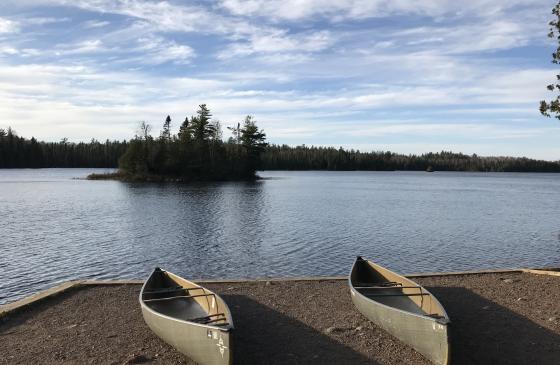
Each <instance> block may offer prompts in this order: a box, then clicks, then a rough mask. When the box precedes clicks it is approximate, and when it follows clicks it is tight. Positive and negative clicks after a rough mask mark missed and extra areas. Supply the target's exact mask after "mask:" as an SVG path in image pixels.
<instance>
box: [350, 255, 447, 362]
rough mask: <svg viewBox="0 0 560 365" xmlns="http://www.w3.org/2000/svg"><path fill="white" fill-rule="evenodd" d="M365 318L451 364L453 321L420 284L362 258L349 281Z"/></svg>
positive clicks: (352, 292)
mask: <svg viewBox="0 0 560 365" xmlns="http://www.w3.org/2000/svg"><path fill="white" fill-rule="evenodd" d="M349 285H350V293H351V296H352V302H354V305H355V306H356V308H357V309H358V311H360V312H361V313H362V314H363V315H364V316H366V317H367V318H368V319H369V320H371V321H372V322H374V323H375V324H376V325H378V326H380V327H381V328H383V329H385V330H386V331H387V332H389V333H390V334H392V335H393V336H395V337H396V338H398V339H399V340H401V341H402V342H404V343H406V344H408V345H409V346H411V347H413V348H414V349H415V350H416V351H418V352H420V353H421V354H422V355H424V356H425V357H426V358H428V359H429V360H431V361H432V362H434V363H435V364H438V365H447V364H449V361H450V360H449V333H448V330H449V328H448V327H449V323H450V321H449V317H448V315H447V313H446V312H445V309H443V306H442V305H441V304H440V302H439V301H438V300H437V299H436V297H434V296H433V295H432V294H431V293H430V292H429V291H428V290H426V289H425V288H424V287H422V286H421V285H419V284H417V283H416V282H414V281H412V280H410V279H407V278H405V277H404V276H401V275H398V274H396V273H394V272H392V271H390V270H388V269H386V268H384V267H381V266H379V265H377V264H375V263H373V262H371V261H369V260H366V259H363V258H361V257H358V258H357V259H356V262H355V263H354V266H352V271H351V272H350V278H349Z"/></svg>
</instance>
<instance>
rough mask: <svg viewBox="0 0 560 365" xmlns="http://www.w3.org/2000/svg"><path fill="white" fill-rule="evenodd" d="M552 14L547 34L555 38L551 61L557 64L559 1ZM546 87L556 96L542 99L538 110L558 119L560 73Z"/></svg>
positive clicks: (559, 28)
mask: <svg viewBox="0 0 560 365" xmlns="http://www.w3.org/2000/svg"><path fill="white" fill-rule="evenodd" d="M552 15H554V19H553V20H552V21H550V22H549V23H548V24H549V26H550V32H549V33H548V36H549V37H550V38H554V39H555V40H556V43H557V45H556V50H555V51H554V53H553V54H552V63H554V64H556V65H558V64H560V2H559V3H557V4H556V5H555V6H554V8H552ZM546 88H547V89H548V90H549V91H552V92H554V93H555V94H556V96H555V97H554V98H553V99H552V100H550V101H545V100H542V101H541V105H540V108H539V109H540V112H541V114H542V115H544V116H547V117H551V116H554V117H555V118H557V119H560V95H558V93H560V74H558V75H556V81H555V82H554V83H552V84H550V85H548V86H547V87H546Z"/></svg>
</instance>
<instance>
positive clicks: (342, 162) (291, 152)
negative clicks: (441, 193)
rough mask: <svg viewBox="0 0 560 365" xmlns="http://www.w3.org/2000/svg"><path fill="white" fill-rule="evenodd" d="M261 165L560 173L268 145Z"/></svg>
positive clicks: (514, 164)
mask: <svg viewBox="0 0 560 365" xmlns="http://www.w3.org/2000/svg"><path fill="white" fill-rule="evenodd" d="M261 166H262V168H263V170H333V171H337V170H340V171H352V170H365V171H393V170H413V171H426V170H428V171H430V170H437V171H483V172H560V161H558V162H550V161H542V160H533V159H529V158H524V157H522V158H515V157H480V156H477V155H472V156H470V155H464V154H462V153H453V152H445V151H442V152H439V153H426V154H423V155H418V156H417V155H402V154H396V153H392V152H360V151H355V150H344V149H342V148H333V147H313V146H311V147H308V146H297V147H290V146H286V145H282V146H279V145H270V146H268V147H267V149H266V150H265V153H264V154H263V155H262V164H261Z"/></svg>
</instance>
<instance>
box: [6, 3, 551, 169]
mask: <svg viewBox="0 0 560 365" xmlns="http://www.w3.org/2000/svg"><path fill="white" fill-rule="evenodd" d="M9 1H10V8H11V9H12V12H11V13H3V12H2V10H0V115H2V119H3V120H5V121H7V122H5V123H9V124H11V125H12V126H14V127H15V128H16V130H18V131H20V133H22V134H25V135H35V136H36V137H39V138H45V139H58V138H59V137H61V136H66V137H70V138H71V139H75V140H78V139H89V138H91V137H96V138H100V139H104V138H107V137H110V138H127V137H130V135H131V134H132V133H133V130H134V128H135V124H136V122H137V121H138V120H147V121H149V122H152V123H155V124H156V126H157V125H159V123H161V121H162V118H164V117H165V116H166V115H167V114H171V115H172V117H173V118H174V120H176V119H177V120H182V119H183V118H184V116H185V114H188V113H190V112H192V110H193V109H195V108H196V106H197V105H198V104H199V103H201V102H206V103H208V104H209V105H210V107H211V108H212V109H213V112H214V114H215V116H216V117H217V118H218V119H220V120H222V121H223V122H224V124H226V125H227V124H228V123H234V122H236V121H239V120H242V118H243V116H244V115H245V114H247V113H252V114H255V116H256V118H257V120H258V121H259V123H260V125H261V126H262V127H264V128H265V129H266V132H267V135H268V137H269V139H270V140H271V141H272V142H277V143H291V144H296V143H306V144H317V145H319V144H332V145H337V146H338V145H345V146H362V147H363V146H370V147H372V148H373V147H374V146H389V147H391V148H393V149H396V150H397V151H401V152H404V151H411V150H412V149H413V148H417V149H421V148H424V147H426V146H429V147H430V149H433V150H441V149H444V148H445V149H453V150H456V151H460V150H461V149H462V148H465V149H466V150H465V152H469V151H471V150H472V149H475V148H480V149H481V152H483V151H496V152H498V154H501V152H500V151H503V154H506V152H507V153H509V152H511V146H513V145H514V144H517V145H518V147H519V148H518V150H519V151H518V152H519V154H527V155H531V156H538V157H542V156H543V155H542V154H543V153H545V152H544V151H548V152H547V153H555V152H554V151H557V149H556V147H555V146H556V145H557V141H558V138H560V131H559V129H558V125H557V122H555V121H554V120H550V119H548V120H547V119H542V118H541V117H540V116H539V113H538V110H537V105H538V101H539V100H541V99H543V98H546V97H547V96H548V95H547V91H546V89H545V85H546V84H548V83H549V81H553V80H554V77H555V73H556V70H555V69H554V68H553V67H552V65H550V64H549V63H548V62H547V61H548V57H549V54H550V52H551V50H552V46H551V44H550V43H548V41H547V39H546V32H547V20H548V17H549V14H550V8H551V6H552V5H553V4H550V3H549V2H548V1H544V0H536V1H529V0H512V1H509V2H505V1H503V2H502V1H500V2H495V1H490V0H473V1H470V2H469V3H460V2H456V1H450V0H449V1H444V0H427V1H422V2H418V3H414V5H413V6H412V5H411V4H410V2H403V1H391V0H367V1H366V0H348V1H336V0H282V1H280V0H267V1H264V0H247V1H240V0H222V1H216V2H212V3H211V2H204V1H203V2H201V1H188V2H187V1H178V0H168V1H149V0H33V1H31V0H18V1H15V0H9ZM406 146H415V147H410V148H409V147H406ZM422 146H423V147H422ZM454 146H455V147H456V148H454ZM500 146H503V149H502V150H500V148H501V147H500ZM471 147H472V148H471ZM418 152H423V151H422V150H420V151H418ZM473 152H476V151H473ZM547 158H551V159H555V158H558V156H554V155H549V156H548V157H547Z"/></svg>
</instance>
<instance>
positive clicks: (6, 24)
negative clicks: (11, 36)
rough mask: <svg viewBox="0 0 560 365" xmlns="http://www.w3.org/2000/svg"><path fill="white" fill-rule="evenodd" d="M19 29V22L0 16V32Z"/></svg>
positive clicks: (11, 31) (10, 31)
mask: <svg viewBox="0 0 560 365" xmlns="http://www.w3.org/2000/svg"><path fill="white" fill-rule="evenodd" d="M18 31H19V23H18V22H15V21H13V20H10V19H6V18H0V34H2V33H15V32H18Z"/></svg>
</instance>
